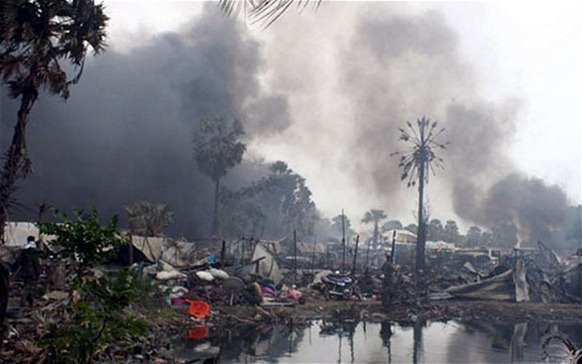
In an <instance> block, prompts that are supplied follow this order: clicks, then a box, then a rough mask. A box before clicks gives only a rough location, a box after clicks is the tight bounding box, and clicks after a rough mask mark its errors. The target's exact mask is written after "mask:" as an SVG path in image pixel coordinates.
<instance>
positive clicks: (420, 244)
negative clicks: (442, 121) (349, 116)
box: [392, 117, 448, 278]
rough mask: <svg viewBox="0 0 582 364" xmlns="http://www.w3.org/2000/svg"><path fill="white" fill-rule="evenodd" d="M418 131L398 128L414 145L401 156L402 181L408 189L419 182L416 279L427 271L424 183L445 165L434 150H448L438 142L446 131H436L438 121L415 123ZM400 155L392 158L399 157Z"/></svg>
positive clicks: (409, 126) (444, 144)
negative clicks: (425, 268)
mask: <svg viewBox="0 0 582 364" xmlns="http://www.w3.org/2000/svg"><path fill="white" fill-rule="evenodd" d="M416 124H417V130H416V129H415V128H414V127H413V126H412V124H411V123H410V122H407V123H406V125H407V126H408V128H407V129H406V130H405V129H402V128H399V130H400V132H401V135H400V140H403V141H405V142H407V143H410V144H412V146H411V148H410V149H409V150H408V151H406V152H405V153H402V154H403V155H402V156H401V157H400V163H399V164H398V167H400V168H402V175H401V176H400V179H401V180H403V181H404V180H407V186H408V187H411V186H414V185H416V182H417V181H418V234H417V244H416V269H415V270H416V273H417V278H418V276H419V273H420V272H421V271H424V263H425V257H424V256H425V245H426V217H425V206H424V184H425V182H426V183H428V177H429V175H430V172H432V173H433V174H434V173H435V167H440V166H441V165H442V164H441V163H442V162H443V159H442V158H439V157H437V156H436V154H435V153H434V149H436V148H441V149H445V146H446V145H447V144H448V142H447V143H440V142H438V138H439V137H440V136H441V134H442V133H443V132H444V131H445V128H441V129H438V130H437V127H438V122H437V121H435V122H432V123H431V121H430V119H428V118H426V117H422V118H420V119H418V120H417V121H416ZM399 154H401V153H400V152H396V153H393V154H392V155H399Z"/></svg>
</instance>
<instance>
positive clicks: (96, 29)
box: [0, 0, 108, 238]
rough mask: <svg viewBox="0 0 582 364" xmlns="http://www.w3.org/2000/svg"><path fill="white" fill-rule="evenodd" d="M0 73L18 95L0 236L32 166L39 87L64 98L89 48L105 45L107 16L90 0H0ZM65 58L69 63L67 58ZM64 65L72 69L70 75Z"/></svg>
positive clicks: (0, 201) (0, 195)
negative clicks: (30, 135)
mask: <svg viewBox="0 0 582 364" xmlns="http://www.w3.org/2000/svg"><path fill="white" fill-rule="evenodd" d="M0 14H1V16H0V75H1V76H2V82H3V83H6V84H8V85H9V88H10V94H9V96H10V98H12V99H15V100H16V99H17V100H19V101H20V107H19V110H18V114H17V122H16V126H15V128H14V134H13V136H12V142H11V144H10V146H9V148H8V150H7V151H6V153H5V156H4V157H5V161H4V166H3V169H2V172H0V238H1V237H3V236H4V225H5V223H6V221H7V219H8V208H9V206H11V205H12V204H13V203H14V201H13V198H12V195H13V194H14V192H15V191H16V188H17V186H16V183H17V182H18V180H20V179H24V178H26V176H27V175H28V174H29V173H30V172H31V171H32V168H31V161H30V159H29V158H28V153H27V149H26V126H27V122H28V118H29V115H30V111H31V110H32V107H33V106H34V104H35V102H36V100H37V98H38V96H39V92H40V91H41V89H43V90H45V91H48V93H49V94H51V95H58V96H60V97H62V98H63V99H65V100H66V99H67V98H68V97H69V93H70V91H69V87H70V86H71V85H73V84H76V83H77V82H79V80H80V77H81V74H82V72H83V65H84V63H85V56H86V54H87V51H88V49H89V48H91V49H93V51H94V52H95V53H96V54H98V53H99V52H101V51H103V50H104V47H105V35H106V34H105V26H106V23H107V20H108V17H107V16H106V15H105V14H104V12H103V5H96V4H95V2H94V1H93V0H53V1H25V0H0ZM67 63H70V66H69V65H68V64H67ZM65 70H67V71H68V70H71V71H73V73H74V77H69V76H68V75H67V72H66V71H65Z"/></svg>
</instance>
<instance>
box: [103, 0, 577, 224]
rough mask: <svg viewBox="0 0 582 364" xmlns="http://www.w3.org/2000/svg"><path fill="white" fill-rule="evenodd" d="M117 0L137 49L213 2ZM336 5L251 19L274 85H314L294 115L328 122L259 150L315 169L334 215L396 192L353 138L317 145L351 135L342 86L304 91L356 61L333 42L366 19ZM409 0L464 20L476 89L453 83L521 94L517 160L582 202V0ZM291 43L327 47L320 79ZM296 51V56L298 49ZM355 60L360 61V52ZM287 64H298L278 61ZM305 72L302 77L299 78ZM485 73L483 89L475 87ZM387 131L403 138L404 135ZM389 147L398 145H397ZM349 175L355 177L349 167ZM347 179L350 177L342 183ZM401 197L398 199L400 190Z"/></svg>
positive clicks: (315, 54) (253, 150)
mask: <svg viewBox="0 0 582 364" xmlns="http://www.w3.org/2000/svg"><path fill="white" fill-rule="evenodd" d="M105 4H106V6H107V12H108V14H109V15H110V17H111V21H110V26H109V38H108V44H109V46H110V48H111V49H112V50H115V51H118V52H123V51H124V50H126V51H128V50H129V49H130V48H131V47H132V46H134V45H136V44H139V41H143V40H144V39H147V37H148V36H155V34H156V33H157V32H162V31H175V30H178V29H181V27H183V26H184V25H185V24H188V22H189V21H190V19H191V17H192V16H193V15H195V14H198V13H199V12H200V11H201V8H202V4H201V3H200V2H193V1H181V2H169V1H139V2H138V1H105ZM335 8H336V6H335V4H334V2H326V1H324V2H323V4H322V5H321V7H320V9H319V10H318V11H317V12H316V13H315V12H313V11H312V9H311V8H307V10H305V11H304V12H303V13H302V14H296V11H295V10H294V9H292V10H291V11H290V13H289V14H286V16H285V17H284V18H281V19H280V21H279V22H277V23H275V24H274V25H273V26H272V27H270V28H268V29H266V30H262V29H261V28H260V27H259V26H258V25H252V24H248V25H247V27H248V30H249V31H250V33H251V34H253V35H254V36H255V37H256V38H257V39H259V40H260V42H261V47H262V48H261V51H262V54H263V57H264V59H265V65H264V70H263V75H262V80H263V83H264V87H265V89H266V90H268V89H272V90H276V91H278V92H291V93H292V92H293V91H294V90H295V91H298V92H297V94H296V95H303V96H293V97H292V96H289V100H290V101H289V105H290V117H291V118H294V119H298V118H300V117H302V116H304V115H305V112H306V111H305V110H308V111H309V110H311V111H312V112H313V115H314V117H316V118H320V119H323V120H326V122H327V124H325V123H324V124H315V123H312V124H305V123H301V122H300V121H297V120H295V121H294V124H293V125H292V126H291V127H289V129H287V130H285V131H284V132H282V133H280V134H277V135H266V136H265V137H263V138H257V139H255V140H254V142H253V144H252V145H251V146H250V148H249V156H254V157H259V158H260V157H263V158H265V159H267V160H276V159H283V160H285V161H287V162H289V164H290V166H291V167H292V168H293V169H294V170H296V171H298V172H299V173H300V174H301V175H303V176H304V177H306V179H307V184H308V186H309V187H310V188H311V190H312V191H313V193H314V199H315V201H316V203H317V205H318V207H319V208H320V209H321V210H322V211H323V212H324V213H325V214H326V215H328V217H331V216H334V215H336V214H338V213H339V212H340V211H341V209H342V208H345V209H347V210H349V211H350V212H352V213H353V214H354V215H356V216H361V215H363V212H364V211H366V210H368V209H370V208H374V207H376V208H384V209H387V210H390V208H387V207H386V205H387V204H388V203H389V202H387V200H376V199H375V197H374V194H368V193H366V188H368V186H367V185H366V183H362V184H360V183H358V182H359V181H363V180H364V179H366V175H365V170H363V171H362V175H360V176H358V175H354V173H356V174H357V168H351V169H348V168H346V169H342V168H337V166H338V165H340V163H341V160H342V158H343V157H345V155H344V154H342V153H339V152H336V150H337V149H341V148H340V147H341V145H338V147H337V148H330V146H329V144H325V146H322V147H321V148H319V149H318V148H312V146H313V145H314V144H317V143H318V138H317V135H318V133H331V134H333V135H334V136H336V137H337V140H338V143H339V144H341V140H342V137H343V134H342V131H341V129H342V128H343V127H344V126H345V127H346V128H347V127H349V126H348V124H347V123H346V124H342V122H341V120H340V121H338V122H337V123H335V121H337V120H339V119H341V117H340V116H341V114H342V113H343V112H344V111H345V110H340V107H339V106H338V105H341V100H336V101H337V104H334V103H333V102H330V100H331V98H332V97H334V95H336V90H335V89H333V88H332V87H330V88H327V89H324V88H322V91H321V92H320V93H318V94H317V95H315V96H313V95H311V96H309V97H317V98H319V99H320V101H321V102H326V103H327V104H329V107H328V108H327V109H325V110H323V109H322V108H321V109H318V108H316V107H315V106H313V105H312V100H307V99H306V98H307V97H308V96H306V94H305V93H300V92H299V91H301V90H302V89H303V88H305V87H307V86H309V82H315V83H317V82H322V83H326V82H327V83H334V84H335V82H336V80H335V78H336V77H335V76H336V75H335V74H334V72H333V69H334V68H333V67H332V66H330V67H329V68H326V67H325V62H330V63H342V62H344V61H343V58H342V59H339V60H338V59H335V58H334V57H336V56H337V54H333V55H330V53H326V50H327V49H328V48H329V49H331V47H335V46H337V47H338V48H341V46H342V45H345V44H347V43H348V40H349V37H350V36H351V35H350V34H349V26H347V25H346V24H351V23H352V22H354V19H355V15H352V14H350V13H346V12H345V11H340V10H337V11H336V9H335ZM365 8H366V3H363V2H362V3H360V4H359V5H358V11H359V12H361V13H362V14H363V13H365V12H366V9H365ZM398 8H399V10H398V11H399V12H401V13H406V14H411V15H414V16H419V17H421V16H422V14H427V13H430V14H433V13H436V14H438V15H437V18H438V19H440V16H441V15H442V21H443V23H444V25H445V27H450V28H451V29H452V30H453V33H454V37H453V38H454V39H453V41H452V43H454V44H457V43H458V53H460V56H459V57H457V58H455V59H456V60H457V61H458V60H461V61H460V62H459V63H458V64H457V66H461V67H466V68H467V69H470V72H469V71H467V72H468V73H470V77H467V80H468V79H471V81H466V82H463V83H462V85H461V86H462V87H465V88H466V89H462V88H461V86H458V85H457V86H454V87H460V89H458V90H456V91H455V92H456V93H452V94H454V95H464V94H465V92H466V93H467V94H474V93H477V91H475V89H477V88H478V90H479V91H478V93H479V95H486V101H487V102H490V103H499V104H502V103H507V102H508V100H510V101H511V103H513V104H516V105H519V106H518V107H516V108H517V109H518V110H517V111H515V112H514V113H513V114H512V118H513V119H514V120H513V125H515V131H513V132H511V133H509V134H510V135H508V139H509V140H508V141H507V143H508V147H507V148H508V150H507V156H508V157H509V158H510V159H511V162H512V163H514V164H515V169H517V170H519V171H520V172H522V173H525V175H527V176H528V177H537V178H541V179H543V180H544V182H545V183H547V184H549V185H553V184H557V185H558V186H560V187H561V188H562V189H564V191H565V192H566V194H567V197H568V199H569V200H570V202H571V203H581V202H582V191H581V190H582V187H581V180H582V176H581V168H582V147H581V141H582V132H581V128H582V112H581V110H582V109H581V104H582V103H581V100H582V90H581V87H582V86H581V85H582V71H581V65H582V39H581V38H582V37H581V24H582V21H581V20H582V19H581V9H582V7H581V6H580V5H579V3H578V4H577V3H575V2H533V3H532V2H529V3H528V4H527V7H526V6H524V2H522V1H520V2H513V1H510V2H506V1H503V2H487V3H480V2H466V3H460V2H446V3H445V2H419V3H404V4H403V3H400V4H399V5H398ZM137 35H139V38H138V37H137ZM321 39H330V40H333V41H335V42H336V43H335V45H334V46H332V45H328V43H325V42H321V43H320V40H321ZM344 48H345V47H344ZM285 49H287V50H288V52H289V54H293V53H294V52H297V49H301V50H302V52H304V55H305V57H306V58H309V57H311V58H317V59H318V62H322V63H323V64H324V66H323V67H321V68H317V70H318V71H317V73H316V74H317V76H316V79H315V80H309V81H305V80H301V76H300V74H301V73H302V72H303V70H302V69H301V67H306V68H309V67H311V68H313V67H315V66H314V65H313V64H312V63H309V62H307V61H305V62H304V63H302V62H299V65H297V64H285V62H284V61H285V59H286V57H287V56H286V55H287V51H286V50H285ZM335 51H336V49H335V48H334V52H335ZM342 54H343V55H344V57H347V58H349V57H352V56H353V57H358V56H359V55H357V54H353V55H352V54H350V53H349V50H346V49H343V53H342ZM290 59H294V58H293V56H290ZM345 62H347V63H349V60H347V61H345ZM283 66H284V67H288V70H286V69H277V67H283ZM344 66H345V65H344ZM344 66H342V67H344ZM350 67H351V68H350ZM355 67H356V66H353V67H352V66H348V67H347V69H350V70H352V71H353V72H355V70H356V68H355ZM344 68H345V67H344ZM308 71H309V69H308V70H307V71H306V72H308ZM311 71H313V70H311ZM310 74H313V73H310ZM295 76H296V77H297V80H299V81H297V80H295V79H294V77H295ZM443 77H447V75H446V74H445V75H443ZM343 82H346V81H345V80H344V81H343ZM473 84H475V85H476V86H475V89H473V88H470V87H467V85H473ZM281 85H284V86H281ZM306 85H307V86H306ZM348 86H349V84H348ZM334 87H335V86H334ZM344 87H346V86H345V83H344ZM343 97H350V95H349V94H348V95H344V96H343ZM355 97H356V96H355ZM428 112H430V111H428ZM435 112H436V113H437V115H430V116H431V117H434V118H436V119H439V120H440V121H441V122H442V123H443V124H444V125H447V120H445V113H444V112H443V113H439V112H438V111H437V109H435ZM356 114H357V113H354V115H356ZM420 116H422V115H411V116H410V120H401V122H402V124H404V122H406V121H414V120H413V118H415V117H420ZM334 120H335V121H334ZM310 127H312V128H313V129H312V130H310V131H312V132H313V133H312V134H310V135H308V136H306V135H305V133H304V131H305V128H310ZM301 131H303V132H301ZM319 135H320V134H319ZM386 137H387V138H392V139H395V138H397V135H396V136H395V135H388V136H386ZM389 144H390V145H391V144H393V143H392V142H390V143H389ZM326 148H327V149H326ZM389 152H391V151H386V154H387V153H389ZM366 155H368V154H366ZM445 168H447V166H446V165H445ZM354 171H356V172H354ZM439 173H440V172H439ZM347 174H350V176H349V177H346V175H347ZM345 179H347V181H346V182H345V183H342V182H340V181H344V180H345ZM430 186H431V187H429V201H430V203H431V204H432V205H435V206H436V207H437V208H438V209H439V210H440V211H449V212H450V213H449V215H448V216H437V217H440V218H442V219H446V218H449V217H451V218H452V217H454V215H453V214H452V210H453V209H452V207H451V203H450V202H449V200H450V198H449V195H448V194H447V193H442V194H441V193H439V192H437V191H440V190H439V181H438V175H437V179H436V180H435V182H432V181H431V185H430ZM433 186H434V187H433ZM377 187H378V186H376V188H377ZM403 191H405V190H403ZM367 196H370V197H369V198H368V197H367ZM407 196H408V197H409V199H410V200H415V199H416V196H415V195H414V193H413V192H412V191H409V192H408V195H407ZM392 198H393V197H392ZM398 201H400V200H398ZM395 203H398V202H397V201H396V200H395ZM400 203H401V201H400ZM413 205H414V204H411V205H410V206H406V207H405V208H404V212H403V211H402V209H401V210H399V211H398V213H399V214H400V216H399V217H400V218H404V219H405V220H412V218H411V217H412V210H413Z"/></svg>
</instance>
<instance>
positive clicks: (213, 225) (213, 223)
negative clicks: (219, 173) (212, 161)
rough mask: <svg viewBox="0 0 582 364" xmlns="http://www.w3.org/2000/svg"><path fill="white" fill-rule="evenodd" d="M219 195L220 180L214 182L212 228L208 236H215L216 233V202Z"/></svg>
mask: <svg viewBox="0 0 582 364" xmlns="http://www.w3.org/2000/svg"><path fill="white" fill-rule="evenodd" d="M219 193H220V178H217V179H216V181H214V212H213V213H212V226H211V227H210V234H211V235H213V236H214V235H216V234H217V233H218V201H219Z"/></svg>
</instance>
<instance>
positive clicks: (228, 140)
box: [194, 117, 246, 235]
mask: <svg viewBox="0 0 582 364" xmlns="http://www.w3.org/2000/svg"><path fill="white" fill-rule="evenodd" d="M242 135H244V129H243V126H242V124H241V122H240V121H238V120H236V119H235V120H234V121H233V122H232V123H230V124H229V123H228V122H227V121H226V119H224V118H222V117H211V118H206V119H203V120H201V121H200V123H199V124H198V126H197V128H196V130H195V132H194V162H195V163H196V165H197V166H198V169H199V170H200V172H202V173H204V174H205V175H207V176H208V177H210V178H211V179H212V181H213V182H214V211H213V214H212V226H211V228H210V231H211V234H212V235H215V234H216V233H217V232H218V202H219V199H220V180H221V178H222V177H224V176H226V173H227V172H228V170H229V169H230V168H232V167H234V166H236V165H237V164H240V162H242V157H243V154H244V152H245V151H246V146H245V144H243V143H242V142H241V141H240V140H239V138H240V137H241V136H242Z"/></svg>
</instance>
